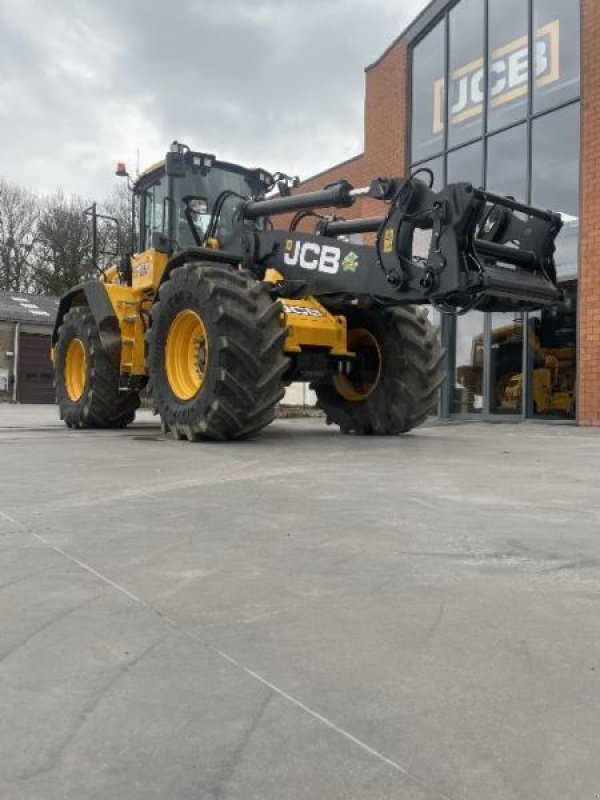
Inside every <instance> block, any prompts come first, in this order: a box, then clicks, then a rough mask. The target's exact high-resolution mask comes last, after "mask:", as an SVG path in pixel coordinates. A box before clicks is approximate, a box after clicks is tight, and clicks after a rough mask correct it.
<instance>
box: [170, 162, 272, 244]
mask: <svg viewBox="0 0 600 800" xmlns="http://www.w3.org/2000/svg"><path fill="white" fill-rule="evenodd" d="M260 190H261V185H260V183H259V182H258V181H257V180H255V179H254V176H252V175H248V174H244V173H241V172H236V171H232V170H227V169H225V168H223V167H218V166H215V167H213V168H212V169H210V170H209V171H208V172H207V173H204V174H203V173H202V172H200V171H199V170H198V171H194V172H192V171H190V172H188V173H187V175H185V177H183V178H178V179H177V180H176V181H175V187H174V192H175V197H174V201H175V207H176V208H177V218H176V221H175V223H176V224H175V238H176V240H177V244H178V246H179V247H190V246H193V245H194V244H196V242H195V241H194V237H193V236H192V233H191V231H190V228H189V225H188V221H187V219H186V215H185V203H184V202H183V198H184V197H195V198H202V199H203V200H205V201H206V204H205V206H204V207H203V208H202V210H201V212H198V211H196V212H194V211H192V219H193V222H194V226H195V228H196V231H197V232H198V236H199V238H200V239H202V238H204V235H205V234H206V230H207V227H208V224H209V222H210V218H211V214H212V210H213V208H214V204H215V201H216V199H217V198H218V197H219V195H220V194H221V193H222V192H225V191H230V192H234V193H235V194H234V195H231V196H230V197H228V198H227V199H226V200H225V202H224V204H223V209H222V212H221V216H220V222H219V227H218V230H217V238H218V239H219V240H220V241H221V242H222V243H223V242H226V241H227V239H228V238H229V236H230V235H231V231H232V220H233V216H234V212H235V210H236V208H237V207H238V206H239V204H240V202H241V199H242V198H244V199H245V198H248V197H250V196H251V195H253V194H256V193H258V192H259V191H260ZM237 195H239V196H237Z"/></svg>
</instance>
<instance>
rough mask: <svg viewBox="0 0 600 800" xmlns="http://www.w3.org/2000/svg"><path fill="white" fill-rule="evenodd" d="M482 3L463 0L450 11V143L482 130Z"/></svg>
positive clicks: (462, 140) (450, 144)
mask: <svg viewBox="0 0 600 800" xmlns="http://www.w3.org/2000/svg"><path fill="white" fill-rule="evenodd" d="M483 6H484V4H483V3H482V2H481V0H462V2H461V3H459V4H458V5H457V6H456V7H455V8H454V9H453V10H452V11H451V12H450V17H449V19H450V76H451V77H450V85H449V88H448V107H449V111H448V122H449V128H448V144H449V146H450V147H453V146H456V145H459V144H463V143H464V142H468V141H470V140H471V139H476V138H477V137H478V136H481V134H482V126H483V100H484V96H483V86H484V75H483V37H484V31H483Z"/></svg>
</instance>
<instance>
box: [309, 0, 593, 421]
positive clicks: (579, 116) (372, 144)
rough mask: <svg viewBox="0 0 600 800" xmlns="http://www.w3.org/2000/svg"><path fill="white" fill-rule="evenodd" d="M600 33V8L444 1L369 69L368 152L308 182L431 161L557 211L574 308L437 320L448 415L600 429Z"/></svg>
mask: <svg viewBox="0 0 600 800" xmlns="http://www.w3.org/2000/svg"><path fill="white" fill-rule="evenodd" d="M599 38H600V3H599V2H598V0H433V2H431V3H430V4H429V5H428V6H427V7H426V8H425V10H424V11H423V12H422V13H421V14H420V15H419V17H417V19H415V20H414V22H413V23H412V24H411V25H410V26H409V27H408V28H407V29H406V30H405V31H404V32H403V33H402V34H401V35H400V36H399V37H398V38H397V39H396V40H395V41H394V42H393V43H392V44H391V45H390V46H389V47H388V49H387V50H386V51H385V52H384V53H383V54H382V55H381V56H380V57H379V58H378V59H377V61H375V63H373V64H371V65H370V66H368V67H367V68H366V71H365V125H364V152H363V153H361V154H360V155H358V156H356V157H355V158H352V159H350V160H348V161H345V162H344V163H342V164H338V165H336V166H334V167H332V168H331V169H329V170H327V171H326V172H322V173H320V174H318V175H315V176H313V177H312V178H310V179H309V180H307V181H305V182H304V184H303V188H304V189H306V190H311V189H317V188H320V187H322V186H323V185H325V184H326V183H330V182H332V181H334V180H336V179H339V178H346V179H348V180H349V181H350V182H351V183H353V184H354V185H356V186H360V185H363V184H364V183H366V182H367V181H368V180H369V179H371V178H372V177H375V176H377V175H404V174H406V173H407V172H409V171H411V170H414V169H417V168H419V167H423V166H425V167H428V168H429V169H431V170H432V171H433V173H434V176H435V185H436V186H438V187H440V186H442V185H443V184H444V182H452V181H470V182H472V183H473V184H475V185H478V186H479V185H483V186H486V187H487V188H489V189H490V190H493V191H496V192H497V193H500V194H510V195H512V196H515V197H516V198H517V199H522V200H524V201H526V202H530V203H534V204H536V205H540V206H542V207H545V208H552V209H553V210H555V211H558V212H561V213H562V215H563V220H564V228H563V231H562V232H561V234H560V237H559V240H558V244H557V258H556V261H557V268H558V275H559V280H560V283H561V285H562V287H563V289H564V292H565V301H564V303H562V304H561V305H560V306H559V307H555V308H553V309H550V310H546V311H543V312H531V313H528V314H514V313H511V314H504V313H483V312H478V311H472V312H470V313H468V314H466V315H465V316H463V317H458V318H456V317H449V316H444V317H443V318H441V319H440V320H439V321H440V327H441V336H442V340H443V343H444V345H445V347H446V349H447V360H448V375H449V377H448V380H447V381H446V384H445V386H444V387H443V392H442V398H441V403H440V414H441V415H442V416H444V417H455V416H458V417H469V418H480V419H483V418H486V419H499V418H506V419H514V420H524V419H540V420H564V419H577V420H578V421H579V423H580V424H584V425H599V424H600V265H599V264H598V261H599V258H598V252H599V250H600V226H598V224H597V219H598V218H599V216H600V200H599V199H598V198H599V197H600V192H599V189H598V187H599V185H600V50H598V48H597V46H596V45H597V42H598V40H599ZM357 79H358V76H357ZM355 210H356V212H357V213H356V216H373V215H375V214H376V213H377V209H376V206H375V207H373V206H372V201H369V200H365V199H362V200H360V201H359V202H358V203H357V206H356V207H355Z"/></svg>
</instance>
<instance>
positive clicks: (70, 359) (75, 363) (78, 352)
mask: <svg viewBox="0 0 600 800" xmlns="http://www.w3.org/2000/svg"><path fill="white" fill-rule="evenodd" d="M86 378H87V359H86V356H85V347H84V345H83V342H82V341H81V339H72V340H71V341H70V342H69V346H68V347H67V355H66V356H65V388H66V390H67V394H68V395H69V399H70V400H72V401H73V402H74V403H76V402H77V401H78V400H80V399H81V396H82V395H83V391H84V389H85V382H86Z"/></svg>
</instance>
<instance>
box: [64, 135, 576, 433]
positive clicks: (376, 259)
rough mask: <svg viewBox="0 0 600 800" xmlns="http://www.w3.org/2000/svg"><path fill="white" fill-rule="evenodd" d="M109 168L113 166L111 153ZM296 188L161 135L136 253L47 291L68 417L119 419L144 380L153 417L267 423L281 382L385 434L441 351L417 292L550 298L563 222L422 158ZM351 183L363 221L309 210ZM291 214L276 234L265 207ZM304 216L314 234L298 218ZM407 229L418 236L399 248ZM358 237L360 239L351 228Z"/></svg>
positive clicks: (341, 418) (362, 429)
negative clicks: (437, 179) (379, 172)
mask: <svg viewBox="0 0 600 800" xmlns="http://www.w3.org/2000/svg"><path fill="white" fill-rule="evenodd" d="M119 172H120V174H126V172H125V170H124V167H121V169H120V171H119ZM419 172H420V173H421V175H423V176H424V178H425V179H421V178H420V177H418V174H417V173H415V174H413V175H411V176H409V177H405V178H376V179H375V180H373V181H372V182H371V184H370V185H368V186H366V187H363V188H354V187H353V186H351V185H350V184H349V183H348V182H347V181H340V182H338V183H336V184H333V185H330V186H327V187H325V188H324V189H323V190H321V191H317V192H308V193H296V192H293V191H292V189H293V188H295V185H294V181H292V180H291V179H289V178H288V177H287V176H285V175H282V174H281V173H278V174H277V175H275V176H271V175H269V174H268V173H267V172H265V171H264V170H260V169H254V170H251V169H244V168H242V167H239V166H237V165H233V164H228V163H226V162H221V161H217V160H216V158H215V157H214V156H212V155H210V154H207V153H199V152H193V151H191V150H190V149H189V148H188V147H187V146H185V145H181V144H179V143H177V142H174V143H173V145H172V146H171V149H170V151H169V152H168V153H167V154H166V156H165V160H164V161H163V162H160V163H159V164H158V165H155V166H154V167H152V168H150V169H149V170H148V171H146V172H145V173H143V174H142V175H141V176H140V177H139V178H138V179H137V180H136V182H135V183H134V184H133V203H132V231H133V241H132V251H133V252H132V253H128V254H125V255H123V256H122V257H121V258H120V259H119V260H118V262H117V263H116V264H114V265H113V266H111V267H109V268H108V269H107V270H106V271H105V272H104V273H103V275H102V278H101V279H100V280H98V281H90V282H87V283H84V284H82V285H80V286H76V287H74V288H73V289H72V290H71V291H69V292H68V293H67V294H66V295H64V296H63V297H62V298H61V301H60V305H59V311H58V315H57V320H56V324H55V328H54V332H53V338H52V357H53V360H54V364H55V373H56V391H57V399H58V404H59V407H60V414H61V417H62V419H64V421H65V422H66V424H67V425H68V426H69V427H73V428H89V427H100V428H102V427H113V428H114V427H124V426H126V425H127V424H129V423H130V422H131V421H132V419H133V417H134V414H135V410H136V408H137V407H138V405H139V392H140V391H141V389H143V388H144V386H145V385H146V384H147V383H148V382H149V384H150V388H151V394H152V397H153V400H154V403H155V407H156V410H157V412H158V413H159V414H160V418H161V421H162V426H163V430H164V431H170V432H171V433H172V434H173V435H174V436H175V437H176V438H187V439H189V440H190V441H192V440H196V439H211V440H227V439H240V438H244V437H248V436H252V435H254V434H256V433H257V432H258V431H260V430H261V429H262V428H263V427H264V426H265V425H268V424H269V423H270V422H271V421H272V419H273V417H274V414H275V407H276V405H277V403H278V402H279V400H280V399H281V397H282V395H283V392H284V388H285V386H286V384H289V383H290V382H292V381H305V382H308V383H310V385H311V387H312V388H313V389H314V390H315V392H316V395H317V399H318V405H319V406H320V407H321V408H322V409H323V410H324V411H325V414H326V416H327V421H328V422H330V423H335V424H337V425H338V426H339V427H340V428H341V430H342V431H343V432H345V433H356V434H397V433H404V432H406V431H409V430H411V429H412V428H414V427H415V426H417V425H419V424H420V423H421V422H422V421H423V420H424V419H425V417H426V416H427V414H428V413H430V412H431V411H432V409H433V408H434V407H435V404H436V401H437V392H438V388H439V386H440V384H441V382H442V380H443V378H444V368H443V364H442V362H443V352H442V350H441V348H440V345H439V342H438V340H437V335H436V332H435V330H434V329H433V327H432V325H431V324H430V323H429V321H428V319H427V315H426V314H425V313H423V312H422V311H419V310H418V309H417V306H418V305H423V304H431V305H433V306H435V307H436V308H438V309H439V310H440V311H442V312H444V313H452V314H456V313H464V312H465V311H467V310H469V309H471V308H478V309H482V310H502V311H507V310H512V309H533V308H540V307H546V306H549V305H552V304H553V303H555V302H557V301H559V300H560V297H561V293H560V290H559V289H558V288H557V286H556V272H555V267H554V259H553V255H554V240H555V238H556V235H557V234H558V232H559V230H560V228H561V224H562V223H561V218H560V216H558V215H557V214H553V213H552V212H549V211H542V210H539V209H536V208H533V207H530V206H526V205H524V204H522V203H517V202H516V201H514V200H512V199H511V198H505V197H499V196H497V195H493V194H491V193H489V192H485V191H483V190H482V189H476V188H474V187H473V186H471V185H470V184H468V183H459V184H452V185H449V186H447V187H446V188H445V189H444V190H442V191H440V192H434V191H433V190H432V188H431V182H432V181H431V178H432V176H431V175H428V173H427V170H425V171H423V170H421V171H419ZM359 197H369V198H371V199H373V200H377V201H379V202H380V204H381V207H382V214H381V215H380V216H378V217H372V218H369V219H342V218H340V217H338V216H334V215H329V216H322V215H320V214H317V213H316V210H317V209H342V208H350V207H351V206H352V205H354V204H355V202H356V200H357V199H358V198H359ZM290 213H295V217H294V219H293V220H292V223H291V224H290V226H289V229H288V230H277V229H275V228H274V223H273V219H276V218H277V216H278V215H284V214H290ZM307 216H313V217H315V218H317V220H318V221H317V224H316V227H315V230H314V232H313V233H302V232H300V231H299V230H298V229H297V223H298V222H299V220H300V219H301V218H305V217H307ZM416 229H424V230H426V231H429V232H430V235H431V244H430V247H429V253H428V255H427V257H426V258H418V257H416V256H413V248H412V243H413V234H414V231H415V230H416ZM351 234H367V235H368V236H369V238H370V239H371V241H372V243H371V244H368V243H367V244H356V243H352V242H349V241H347V237H348V236H349V235H351Z"/></svg>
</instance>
